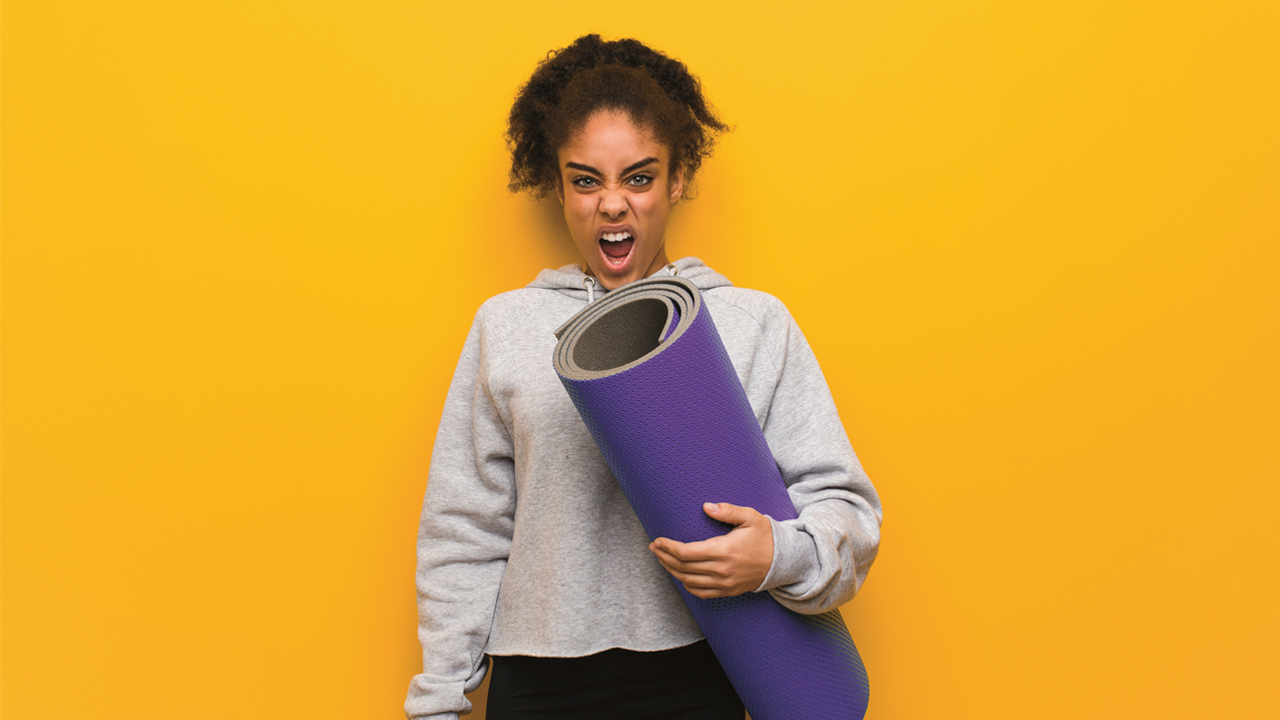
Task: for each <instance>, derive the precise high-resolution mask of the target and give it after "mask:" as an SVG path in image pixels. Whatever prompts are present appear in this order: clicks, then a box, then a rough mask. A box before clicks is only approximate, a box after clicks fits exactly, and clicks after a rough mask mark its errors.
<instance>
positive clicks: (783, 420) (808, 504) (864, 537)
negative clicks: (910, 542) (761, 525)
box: [759, 309, 883, 614]
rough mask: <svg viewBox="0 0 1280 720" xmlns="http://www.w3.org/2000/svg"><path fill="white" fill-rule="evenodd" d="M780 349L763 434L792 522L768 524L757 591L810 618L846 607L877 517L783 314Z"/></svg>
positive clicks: (817, 372)
mask: <svg viewBox="0 0 1280 720" xmlns="http://www.w3.org/2000/svg"><path fill="white" fill-rule="evenodd" d="M783 312H785V309H784V310H783ZM783 347H784V348H785V354H784V355H783V356H782V357H780V358H776V359H775V362H777V363H778V365H779V367H778V370H779V377H778V384H777V388H776V390H775V391H774V394H773V402H772V403H771V405H770V408H769V415H768V418H767V420H766V422H765V425H764V428H763V429H764V436H765V439H766V440H767V441H768V443H769V447H770V448H771V449H772V450H773V457H774V460H776V461H777V463H778V468H779V469H780V470H781V471H782V478H783V480H784V481H786V483H787V491H788V493H790V495H791V501H792V502H793V503H794V504H795V506H796V511H797V512H798V513H799V515H800V517H799V518H797V519H795V520H785V521H781V522H779V521H777V520H774V521H773V523H772V525H773V543H774V553H773V564H772V566H771V567H770V569H769V574H768V575H767V576H766V577H765V579H764V581H763V582H762V583H761V586H760V588H759V589H761V590H768V591H769V592H770V594H772V595H773V596H774V598H776V599H777V600H778V602H780V603H782V604H783V605H785V606H786V607H789V608H791V609H792V610H795V611H796V612H801V613H806V614H816V613H821V612H826V611H827V610H831V609H833V608H836V607H839V606H840V605H842V604H844V603H846V602H848V601H849V600H850V599H852V598H853V596H854V594H855V593H856V592H857V591H858V588H860V587H861V586H862V582H863V580H865V579H866V576H867V571H868V570H870V569H871V563H872V562H873V561H874V560H875V558H876V552H877V551H878V549H879V547H880V523H881V520H882V517H883V513H882V511H881V508H880V497H879V496H878V495H877V494H876V490H875V487H873V486H872V484H871V480H870V479H869V478H867V474H866V473H865V472H864V471H863V469H862V464H861V463H860V462H859V461H858V456H857V455H856V454H855V453H854V451H853V446H852V445H850V443H849V436H848V435H847V434H846V433H845V430H844V424H843V423H841V422H840V415H839V414H838V413H837V412H836V405H835V401H834V400H833V399H832V397H831V390H830V389H829V388H828V387H827V381H826V378H824V377H823V375H822V370H821V368H819V367H818V360H817V358H815V357H814V355H813V350H812V349H811V348H810V347H809V343H808V341H806V340H805V338H804V334H803V333H801V332H800V328H799V326H797V325H796V323H795V320H793V319H792V318H791V316H790V313H787V314H786V338H785V343H784V345H783Z"/></svg>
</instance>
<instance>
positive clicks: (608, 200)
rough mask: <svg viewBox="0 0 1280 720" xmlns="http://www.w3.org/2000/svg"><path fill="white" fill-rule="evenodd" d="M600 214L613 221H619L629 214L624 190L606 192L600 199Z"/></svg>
mask: <svg viewBox="0 0 1280 720" xmlns="http://www.w3.org/2000/svg"><path fill="white" fill-rule="evenodd" d="M600 212H602V213H604V214H605V215H606V216H608V217H609V219H611V220H617V219H619V218H621V217H622V216H623V215H625V214H626V213H627V198H626V196H625V195H624V194H623V192H622V190H620V189H618V190H605V191H604V193H603V194H602V196H601V198H600Z"/></svg>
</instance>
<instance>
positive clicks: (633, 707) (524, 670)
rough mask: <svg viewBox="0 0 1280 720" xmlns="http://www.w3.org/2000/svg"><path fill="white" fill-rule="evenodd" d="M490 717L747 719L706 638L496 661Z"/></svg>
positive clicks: (494, 719) (514, 719)
mask: <svg viewBox="0 0 1280 720" xmlns="http://www.w3.org/2000/svg"><path fill="white" fill-rule="evenodd" d="M490 672H491V673H493V675H492V677H491V678H490V680H489V697H488V700H487V702H486V704H485V717H486V718H488V720H533V719H534V718H538V719H539V720H547V719H549V718H556V719H557V720H559V719H561V718H563V719H564V720H597V719H599V720H624V719H633V720H743V717H744V715H745V714H746V713H745V711H744V710H743V708H742V701H741V700H739V699H738V695H737V693H735V692H734V690H733V686H731V685H730V684H729V679H728V678H727V677H725V674H724V670H721V669H720V663H718V662H716V658H715V655H712V654H711V648H709V647H708V646H707V642H706V641H705V640H702V641H699V642H696V643H694V644H692V645H686V646H685V647H680V648H675V649H672V650H661V651H659V652H636V651H634V650H620V649H613V650H606V651H604V652H602V653H596V654H595V655H587V656H586V657H575V658H541V657H526V656H524V655H512V656H506V657H503V656H497V655H495V656H493V665H492V667H491V668H490Z"/></svg>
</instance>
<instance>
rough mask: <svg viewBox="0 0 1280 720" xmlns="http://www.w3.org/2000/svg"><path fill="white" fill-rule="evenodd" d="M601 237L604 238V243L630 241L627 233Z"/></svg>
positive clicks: (609, 234) (606, 234)
mask: <svg viewBox="0 0 1280 720" xmlns="http://www.w3.org/2000/svg"><path fill="white" fill-rule="evenodd" d="M601 237H602V238H604V241H605V242H622V241H623V240H629V239H631V233H627V232H620V233H605V234H604V235H602V236H601Z"/></svg>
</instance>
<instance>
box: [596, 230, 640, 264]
mask: <svg viewBox="0 0 1280 720" xmlns="http://www.w3.org/2000/svg"><path fill="white" fill-rule="evenodd" d="M633 244H635V238H634V237H632V236H631V233H630V232H627V231H625V230H624V231H623V232H616V233H605V234H604V235H602V236H601V237H600V252H601V253H603V254H604V261H605V264H606V265H608V266H609V267H610V268H614V269H616V268H621V267H622V266H623V265H626V264H627V258H629V257H630V256H631V246H632V245H633Z"/></svg>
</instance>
